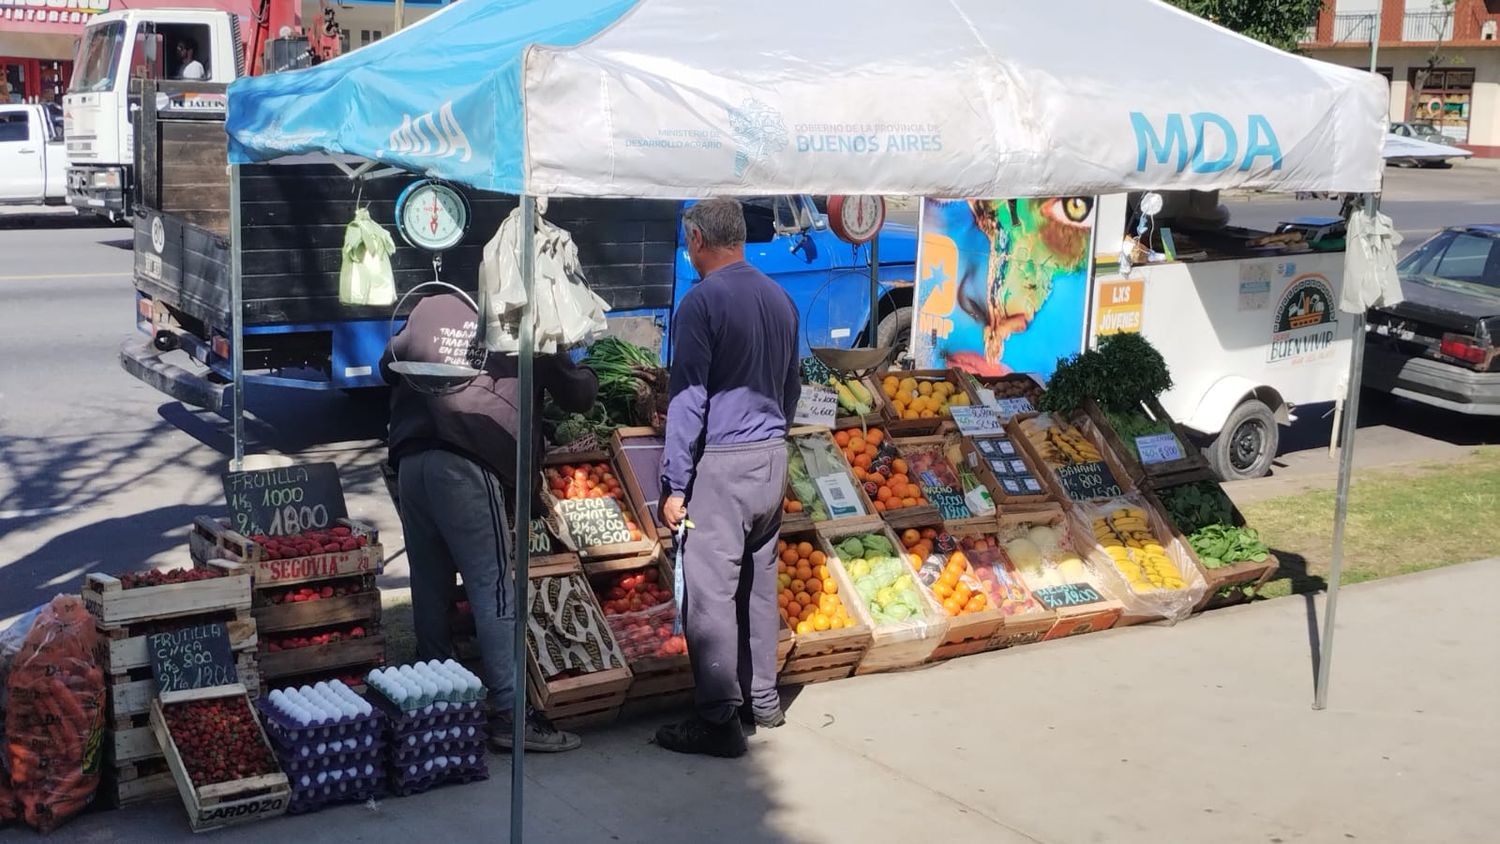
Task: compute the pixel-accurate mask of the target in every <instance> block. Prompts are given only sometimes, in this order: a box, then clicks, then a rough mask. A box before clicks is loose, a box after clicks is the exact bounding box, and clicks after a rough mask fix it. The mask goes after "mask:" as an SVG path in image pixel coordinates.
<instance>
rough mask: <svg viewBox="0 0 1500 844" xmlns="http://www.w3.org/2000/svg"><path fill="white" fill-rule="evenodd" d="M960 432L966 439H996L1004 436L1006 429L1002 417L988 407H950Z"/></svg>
mask: <svg viewBox="0 0 1500 844" xmlns="http://www.w3.org/2000/svg"><path fill="white" fill-rule="evenodd" d="M948 412H949V413H951V414H952V415H953V421H954V422H955V423H957V424H958V430H959V431H960V432H962V433H963V435H964V436H966V437H994V436H999V435H1003V434H1004V433H1005V428H1004V427H1003V426H1002V425H1001V424H1000V417H999V415H997V414H996V413H995V411H994V410H993V409H992V408H988V407H973V406H970V407H949V408H948Z"/></svg>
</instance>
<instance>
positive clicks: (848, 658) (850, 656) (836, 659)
mask: <svg viewBox="0 0 1500 844" xmlns="http://www.w3.org/2000/svg"><path fill="white" fill-rule="evenodd" d="M781 539H782V540H784V541H785V542H787V543H788V544H792V543H801V542H810V543H812V544H813V545H814V546H815V547H817V548H819V549H820V550H821V549H823V545H822V542H821V541H820V540H819V538H818V535H817V533H816V532H815V531H812V530H803V531H793V530H789V529H787V528H786V527H784V526H783V528H782V531H781ZM825 553H826V551H825ZM829 571H830V572H832V567H831V566H830V569H829ZM839 600H840V601H841V602H843V604H844V607H845V608H846V609H847V610H848V612H849V616H850V618H852V619H855V621H856V622H857V621H858V618H859V617H858V616H857V615H855V614H854V609H853V607H852V606H850V603H849V602H850V601H858V600H859V596H857V595H850V594H840V595H839ZM778 615H779V613H778ZM869 647H870V630H869V628H868V627H867V626H865V625H862V624H858V623H856V625H855V626H854V627H848V628H844V627H841V628H839V629H837V630H814V631H811V632H808V633H796V632H794V631H793V630H792V629H791V628H789V627H787V626H786V620H785V619H782V627H781V629H780V633H779V638H778V640H777V655H778V668H777V671H776V677H777V684H778V685H782V686H797V685H806V684H808V683H817V682H822V681H824V680H840V679H843V678H845V677H849V676H851V675H853V674H854V669H855V668H856V667H857V666H858V665H859V661H860V660H861V659H862V658H863V657H864V652H865V651H866V650H868V649H869Z"/></svg>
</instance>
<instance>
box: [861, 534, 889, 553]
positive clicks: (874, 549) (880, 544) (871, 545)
mask: <svg viewBox="0 0 1500 844" xmlns="http://www.w3.org/2000/svg"><path fill="white" fill-rule="evenodd" d="M860 542H862V543H863V544H864V548H865V556H866V557H889V556H892V555H894V554H895V553H896V549H895V548H894V547H892V546H891V541H890V540H889V539H886V538H885V537H883V536H881V535H880V534H878V533H872V534H868V535H866V536H862V537H860Z"/></svg>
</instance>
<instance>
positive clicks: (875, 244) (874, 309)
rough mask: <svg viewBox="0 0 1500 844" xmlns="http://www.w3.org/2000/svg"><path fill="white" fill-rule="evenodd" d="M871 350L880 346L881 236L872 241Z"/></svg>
mask: <svg viewBox="0 0 1500 844" xmlns="http://www.w3.org/2000/svg"><path fill="white" fill-rule="evenodd" d="M869 247H870V331H869V335H870V336H869V342H868V343H867V344H866V345H868V346H869V347H870V348H872V349H873V348H875V347H876V346H878V345H880V235H879V234H878V233H877V234H876V235H875V236H874V237H873V238H871V239H870V243H869Z"/></svg>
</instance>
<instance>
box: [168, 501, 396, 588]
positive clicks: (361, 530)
mask: <svg viewBox="0 0 1500 844" xmlns="http://www.w3.org/2000/svg"><path fill="white" fill-rule="evenodd" d="M339 524H340V526H342V527H347V528H349V530H350V532H351V533H353V534H355V535H358V536H363V537H365V538H366V539H367V540H368V544H366V545H365V546H364V547H363V548H357V549H355V550H353V551H329V552H323V553H319V554H308V555H307V556H305V557H289V558H286V559H276V560H271V559H267V552H266V549H265V548H264V547H262V546H261V545H259V544H258V543H256V542H255V541H254V540H252V539H250V538H249V537H246V536H244V535H243V534H240V533H238V532H236V531H234V530H232V529H230V527H229V524H228V521H227V520H224V519H212V518H209V517H207V516H199V517H198V518H196V519H194V520H193V528H192V531H191V532H190V533H189V535H188V540H189V543H190V545H191V546H192V547H193V549H194V551H193V558H194V560H195V561H199V560H200V557H201V559H202V561H207V560H212V559H215V558H223V559H227V560H233V561H235V562H238V563H242V564H243V565H244V566H245V568H246V569H248V570H249V572H250V576H251V578H252V580H253V581H254V584H255V586H256V587H257V588H262V589H263V588H265V587H268V586H291V585H294V584H300V583H310V582H313V581H318V580H328V579H330V578H335V577H348V576H350V575H356V574H380V570H381V567H382V565H383V563H384V561H385V552H384V549H383V548H382V547H381V545H380V532H379V531H377V530H376V529H375V528H374V527H373V526H372V525H368V524H366V523H364V522H359V521H355V520H353V519H339ZM203 555H206V556H203Z"/></svg>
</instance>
